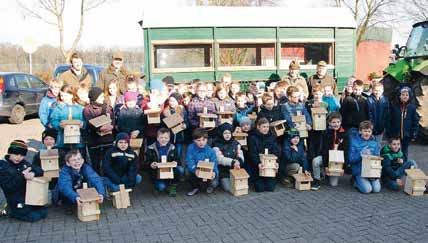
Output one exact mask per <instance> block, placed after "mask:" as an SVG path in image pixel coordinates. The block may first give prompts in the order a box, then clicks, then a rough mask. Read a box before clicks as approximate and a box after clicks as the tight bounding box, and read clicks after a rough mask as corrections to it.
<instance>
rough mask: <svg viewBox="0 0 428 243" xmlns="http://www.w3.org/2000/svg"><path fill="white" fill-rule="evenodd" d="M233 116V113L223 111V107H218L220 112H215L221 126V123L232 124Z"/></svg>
mask: <svg viewBox="0 0 428 243" xmlns="http://www.w3.org/2000/svg"><path fill="white" fill-rule="evenodd" d="M234 114H235V113H234V112H232V111H224V107H223V106H220V111H218V112H217V115H218V120H219V123H220V124H223V123H226V122H228V123H230V124H233V115H234Z"/></svg>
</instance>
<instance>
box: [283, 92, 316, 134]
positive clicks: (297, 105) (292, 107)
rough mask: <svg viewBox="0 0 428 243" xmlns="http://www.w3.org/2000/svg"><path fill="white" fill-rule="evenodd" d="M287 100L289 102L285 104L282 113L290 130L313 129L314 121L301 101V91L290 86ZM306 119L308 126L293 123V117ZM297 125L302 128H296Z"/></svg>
mask: <svg viewBox="0 0 428 243" xmlns="http://www.w3.org/2000/svg"><path fill="white" fill-rule="evenodd" d="M287 98H288V102H287V103H285V105H283V107H282V113H283V117H284V119H285V120H287V122H288V124H289V126H290V128H297V129H299V130H308V131H310V130H311V129H312V119H311V116H310V115H309V113H308V110H307V109H306V107H305V105H304V104H303V103H301V102H300V101H299V98H300V91H299V89H298V88H297V87H296V86H289V87H288V88H287ZM299 114H300V115H301V116H304V117H305V120H306V125H303V124H296V123H295V122H293V117H294V116H297V115H299ZM296 125H298V126H299V125H301V127H300V126H299V127H296Z"/></svg>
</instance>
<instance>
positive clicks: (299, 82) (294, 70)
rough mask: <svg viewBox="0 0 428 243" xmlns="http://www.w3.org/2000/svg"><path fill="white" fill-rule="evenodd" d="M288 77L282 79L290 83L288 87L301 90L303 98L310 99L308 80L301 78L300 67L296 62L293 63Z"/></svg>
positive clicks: (289, 68)
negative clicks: (291, 86)
mask: <svg viewBox="0 0 428 243" xmlns="http://www.w3.org/2000/svg"><path fill="white" fill-rule="evenodd" d="M288 70H289V71H288V75H287V76H285V77H283V78H282V81H285V82H287V83H288V85H293V86H297V87H299V88H301V90H302V92H303V96H304V97H305V98H308V95H309V91H308V85H307V83H306V79H305V78H304V77H302V76H300V65H299V63H298V62H296V61H292V62H291V63H290V66H289V67H288Z"/></svg>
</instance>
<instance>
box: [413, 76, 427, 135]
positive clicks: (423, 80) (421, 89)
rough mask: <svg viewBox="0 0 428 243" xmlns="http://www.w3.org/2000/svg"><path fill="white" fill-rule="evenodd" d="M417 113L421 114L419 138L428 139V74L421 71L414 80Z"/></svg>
mask: <svg viewBox="0 0 428 243" xmlns="http://www.w3.org/2000/svg"><path fill="white" fill-rule="evenodd" d="M412 88H413V90H414V92H415V98H416V105H417V113H418V115H419V134H418V136H419V138H420V140H421V141H428V76H424V75H422V74H421V73H418V75H416V76H415V79H414V82H413V87H412Z"/></svg>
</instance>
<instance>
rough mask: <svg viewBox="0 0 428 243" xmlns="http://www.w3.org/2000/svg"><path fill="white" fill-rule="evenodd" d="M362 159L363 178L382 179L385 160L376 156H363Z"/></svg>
mask: <svg viewBox="0 0 428 243" xmlns="http://www.w3.org/2000/svg"><path fill="white" fill-rule="evenodd" d="M361 157H362V161H361V177H364V178H380V176H381V173H382V164H381V162H382V160H383V158H382V157H379V156H374V155H361Z"/></svg>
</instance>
